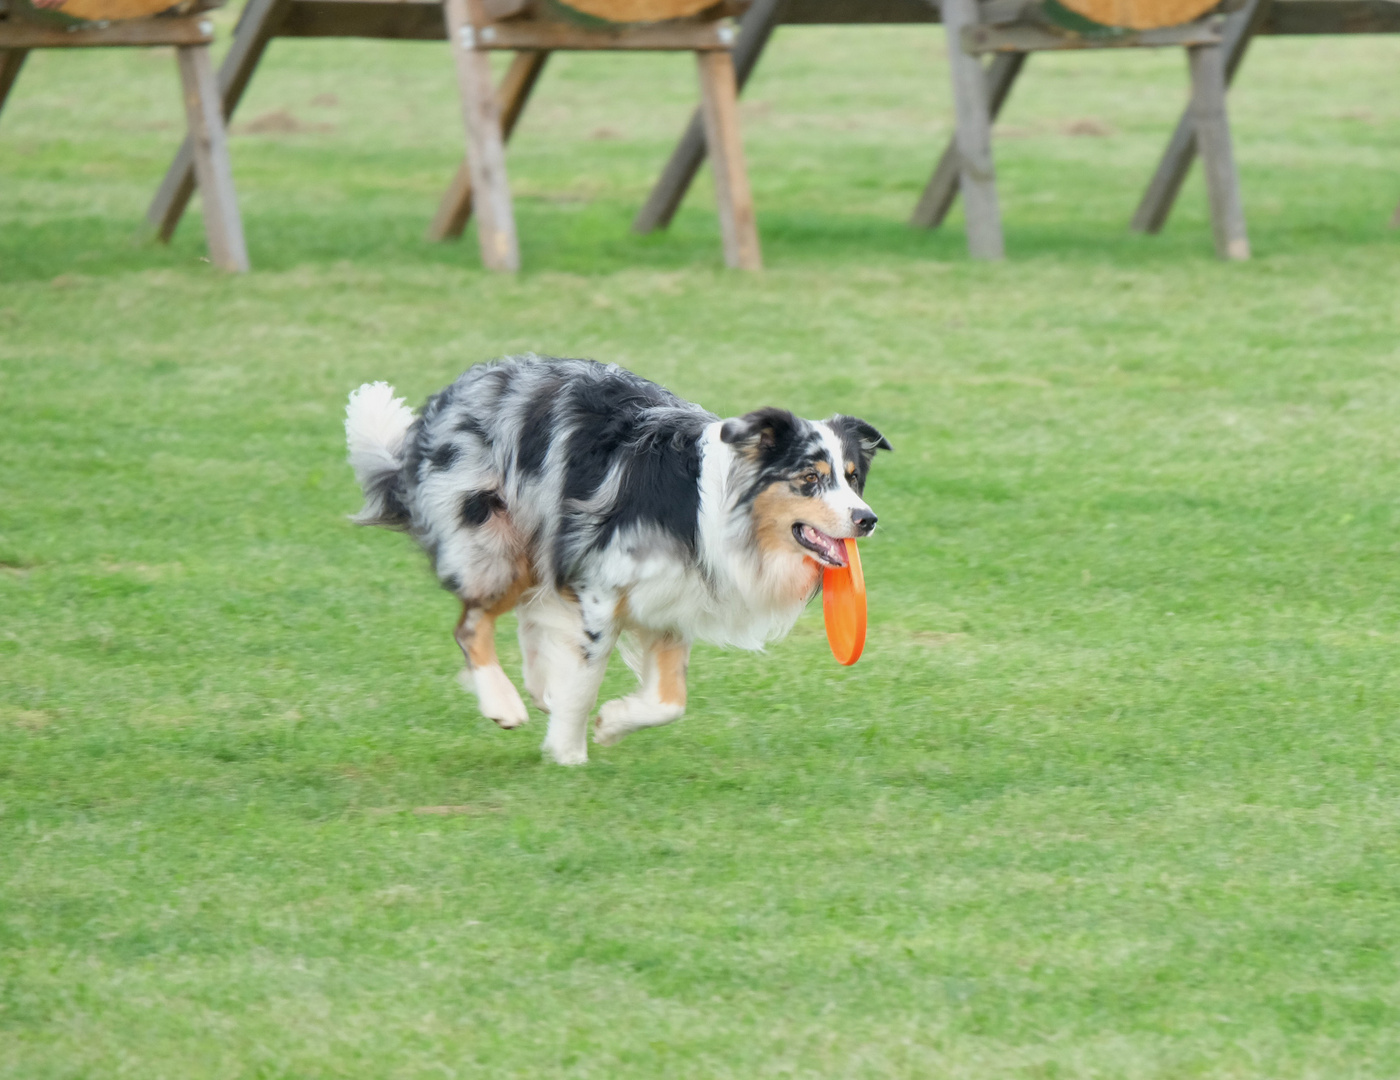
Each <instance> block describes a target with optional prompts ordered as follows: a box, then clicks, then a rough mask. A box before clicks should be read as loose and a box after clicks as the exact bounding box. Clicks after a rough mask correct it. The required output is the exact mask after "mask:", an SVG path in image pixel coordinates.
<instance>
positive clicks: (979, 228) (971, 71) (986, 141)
mask: <svg viewBox="0 0 1400 1080" xmlns="http://www.w3.org/2000/svg"><path fill="white" fill-rule="evenodd" d="M976 22H977V0H943V31H944V33H945V34H946V35H947V38H948V66H949V68H950V69H951V71H952V76H953V107H954V112H955V113H956V122H957V128H956V132H955V134H954V140H955V141H956V143H957V147H958V174H959V175H958V183H959V187H960V189H961V191H962V197H963V213H964V214H965V215H966V217H967V250H968V252H969V253H970V254H971V255H972V257H973V258H974V259H1000V258H1002V257H1003V256H1004V255H1005V254H1006V246H1005V243H1004V242H1003V240H1002V235H1001V207H1000V206H998V204H997V180H996V170H995V169H994V168H993V166H992V116H991V110H990V108H989V107H988V101H987V77H986V73H985V72H984V71H983V70H982V62H981V61H980V60H978V59H977V57H975V56H971V55H969V54H968V53H965V52H963V48H962V31H963V28H964V27H966V26H972V25H974V24H975V23H976Z"/></svg>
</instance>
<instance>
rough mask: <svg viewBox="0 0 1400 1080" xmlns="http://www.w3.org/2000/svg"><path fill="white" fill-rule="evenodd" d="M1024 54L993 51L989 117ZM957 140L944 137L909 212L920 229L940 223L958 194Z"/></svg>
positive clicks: (998, 106)
mask: <svg viewBox="0 0 1400 1080" xmlns="http://www.w3.org/2000/svg"><path fill="white" fill-rule="evenodd" d="M1027 56H1028V54H1026V53H997V54H996V56H995V57H993V58H992V62H991V63H990V64H989V65H988V66H987V101H988V107H989V108H990V109H991V114H992V119H993V120H996V118H997V116H998V114H1000V112H1001V107H1002V106H1003V105H1005V104H1006V99H1007V98H1008V97H1010V96H1011V87H1012V85H1013V84H1014V83H1015V82H1016V76H1018V75H1019V74H1021V68H1022V67H1023V66H1025V63H1026V59H1027ZM958 176H959V169H958V142H957V139H956V138H952V139H949V140H948V145H947V146H946V147H945V148H944V150H943V156H942V157H940V158H939V159H938V167H937V168H935V169H934V170H933V175H932V176H931V177H929V181H928V186H927V187H925V188H924V193H923V195H922V196H920V198H919V204H918V205H917V206H915V207H914V213H913V214H911V215H910V216H909V224H910V225H915V226H917V227H919V228H921V229H936V228H938V226H940V225H942V224H943V219H944V218H946V217H947V216H948V211H949V210H951V209H952V208H953V200H954V199H956V198H957V196H958Z"/></svg>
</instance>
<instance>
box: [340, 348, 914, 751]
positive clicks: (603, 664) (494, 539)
mask: <svg viewBox="0 0 1400 1080" xmlns="http://www.w3.org/2000/svg"><path fill="white" fill-rule="evenodd" d="M345 431H346V440H347V442H348V444H349V460H350V464H351V466H352V467H353V468H354V470H355V477H356V479H357V480H358V481H359V484H360V487H361V489H362V490H363V492H364V498H365V503H364V508H363V509H362V510H361V511H360V512H359V513H358V514H356V515H354V516H353V517H352V518H351V520H352V521H354V522H355V523H357V524H359V525H378V526H382V527H384V528H388V529H396V530H399V531H402V532H407V533H409V534H410V535H411V536H412V537H413V538H414V539H415V540H417V541H418V543H419V544H420V545H421V546H422V547H423V549H424V551H426V552H427V555H428V558H429V560H430V561H431V562H432V566H433V570H434V572H435V573H436V574H437V578H438V581H439V582H441V584H442V586H443V588H445V589H446V590H447V591H448V592H450V593H452V594H453V595H454V596H456V597H457V598H458V599H459V600H461V602H462V614H461V618H459V619H458V620H457V628H456V632H455V637H456V641H457V644H458V645H459V646H460V647H461V650H462V654H463V655H464V656H465V657H466V670H465V671H464V672H463V673H462V681H463V683H464V684H465V685H467V686H468V687H470V688H471V689H473V690H474V691H475V692H476V696H477V700H478V702H479V703H480V707H481V711H482V713H483V714H484V715H486V716H487V717H489V718H490V719H492V720H494V721H495V722H496V723H497V724H499V725H500V726H501V727H503V728H514V727H518V726H519V725H521V724H523V723H525V721H526V719H527V713H526V711H525V704H524V702H523V701H522V700H521V697H520V694H519V692H518V691H517V690H516V688H515V686H514V685H513V684H512V683H511V681H510V679H509V678H508V677H507V676H506V674H505V672H504V671H503V670H502V669H501V665H500V661H499V660H498V659H497V656H496V645H495V624H496V620H497V619H498V618H499V617H500V616H501V615H503V614H505V613H506V612H508V611H510V610H512V609H514V610H515V611H516V615H517V620H518V626H519V638H520V651H521V656H522V658H523V669H524V671H523V674H524V684H525V689H526V692H527V693H528V694H529V695H530V697H531V698H532V699H533V700H534V702H535V704H536V706H538V707H539V708H540V709H541V710H542V711H544V712H546V713H548V714H549V724H548V729H547V731H546V734H545V739H544V746H543V748H542V749H543V752H544V753H545V754H546V755H547V756H548V757H550V758H552V759H553V760H554V761H556V762H558V763H559V764H561V765H579V764H583V763H584V762H585V761H587V760H588V747H587V734H588V720H589V716H590V714H591V713H592V711H593V707H594V705H595V703H596V701H597V697H598V690H599V687H600V686H601V684H602V680H603V674H604V671H605V670H606V668H607V663H608V658H609V656H610V655H611V653H612V651H613V648H614V647H615V646H617V645H618V644H619V639H620V638H621V636H622V635H623V634H624V632H625V633H626V635H627V638H626V639H624V640H623V641H622V642H621V645H622V652H623V657H624V659H625V660H626V661H627V663H628V665H629V666H630V667H631V668H632V670H633V671H634V672H635V673H636V674H637V676H638V679H639V681H640V684H641V685H640V686H639V687H638V689H637V690H636V691H635V692H634V693H632V694H629V695H627V696H626V697H623V698H620V699H618V700H616V701H609V702H606V703H605V704H604V705H603V706H602V708H601V709H600V710H599V712H598V715H597V718H596V720H595V722H594V726H593V737H594V741H595V742H596V743H598V744H599V745H604V746H607V745H611V744H613V743H616V742H617V741H618V740H620V739H622V738H623V737H624V736H626V735H628V734H630V733H631V732H634V731H638V730H640V729H642V728H648V727H657V726H659V725H662V724H669V723H672V722H673V721H675V720H679V719H680V717H681V715H682V714H683V713H684V712H685V701H686V669H687V666H688V664H689V659H690V650H691V644H692V643H693V642H694V641H696V640H702V641H709V642H712V643H715V644H718V645H731V646H737V647H740V648H745V649H760V648H762V647H763V645H764V644H765V643H767V642H769V641H774V640H776V639H778V638H781V637H783V636H784V635H785V634H787V632H788V631H789V630H791V629H792V625H793V623H795V622H796V621H797V617H798V615H800V614H801V612H802V610H803V608H804V607H806V605H807V604H808V602H809V601H810V600H811V599H812V598H813V597H814V596H815V595H816V594H817V592H818V590H819V588H820V584H821V575H822V569H823V567H831V566H836V567H839V566H844V565H845V564H846V554H845V547H844V544H843V543H842V540H843V539H844V538H854V537H863V536H869V535H870V533H871V532H872V531H873V530H874V528H875V521H876V517H875V512H874V511H873V510H871V508H870V506H869V505H868V504H867V503H866V502H865V498H864V491H865V481H866V476H867V475H868V473H869V471H870V463H871V460H872V459H873V457H874V456H875V453H876V451H878V450H889V449H891V447H890V444H889V441H888V440H887V439H886V438H885V437H884V436H883V435H881V434H880V432H879V431H877V430H876V429H875V428H874V427H872V426H871V425H870V424H868V423H866V422H865V421H864V420H859V419H856V418H855V417H852V416H842V415H836V416H833V417H831V418H830V419H828V420H823V421H812V420H804V419H801V418H799V417H797V416H794V415H793V414H792V413H791V412H788V411H786V410H784V409H777V408H764V409H758V410H756V411H754V412H751V413H748V414H747V415H745V416H739V417H734V418H732V419H727V420H722V419H721V418H720V417H718V416H716V415H714V414H712V413H709V412H706V411H705V410H704V409H702V408H701V407H700V406H698V405H695V404H692V403H691V402H688V401H685V400H684V399H682V398H679V397H677V396H676V395H675V394H672V393H671V392H670V391H668V390H665V389H663V388H662V387H660V386H658V385H656V384H655V383H653V382H649V381H647V380H646V379H643V378H641V377H640V376H638V375H634V374H632V373H631V372H628V371H625V370H623V369H622V368H619V367H617V366H615V365H604V364H600V363H596V362H594V361H591V360H560V359H553V358H547V357H539V356H535V355H533V354H532V355H525V356H513V357H507V358H505V359H501V360H496V361H492V362H490V363H484V364H479V365H477V366H475V367H473V368H471V369H470V370H468V371H467V372H466V373H465V374H464V375H462V377H461V378H459V379H458V380H457V381H456V382H454V383H453V384H452V385H450V386H448V387H447V388H446V389H445V390H442V391H441V392H440V393H437V394H434V395H433V396H432V397H430V398H429V399H428V401H427V403H426V404H425V405H424V406H423V408H422V410H421V411H420V412H419V414H418V415H417V416H415V415H414V414H413V412H412V411H411V410H410V409H409V408H408V407H407V406H406V405H405V404H404V401H403V399H402V398H398V397H395V396H394V390H393V388H392V387H391V386H389V385H388V384H386V383H382V382H376V383H366V384H365V385H363V386H361V387H360V388H359V389H358V390H356V391H354V392H353V393H352V394H351V395H350V402H349V405H348V406H347V408H346V420H345Z"/></svg>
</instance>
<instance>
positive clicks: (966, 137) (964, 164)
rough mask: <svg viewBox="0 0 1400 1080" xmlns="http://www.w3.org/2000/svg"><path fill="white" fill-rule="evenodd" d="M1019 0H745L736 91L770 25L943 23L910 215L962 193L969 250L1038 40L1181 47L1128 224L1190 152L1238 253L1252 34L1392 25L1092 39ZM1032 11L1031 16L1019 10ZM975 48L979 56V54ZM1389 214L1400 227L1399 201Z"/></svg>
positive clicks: (639, 227)
mask: <svg viewBox="0 0 1400 1080" xmlns="http://www.w3.org/2000/svg"><path fill="white" fill-rule="evenodd" d="M1032 7H1033V5H1032V4H1029V3H1026V2H1024V0H941V10H940V3H939V0H753V4H752V6H751V7H750V8H749V10H748V12H747V14H746V15H745V16H744V17H743V19H742V21H741V24H740V29H739V38H738V40H737V41H736V42H735V45H734V65H735V74H736V78H737V79H738V83H739V88H740V90H741V91H742V89H743V87H744V84H745V83H746V82H747V81H748V79H749V76H750V75H751V74H752V72H753V70H754V68H755V67H756V66H757V64H758V60H759V57H760V56H762V54H763V51H764V49H765V48H766V47H767V45H768V42H769V39H770V38H771V37H772V33H773V30H774V29H775V28H776V27H778V26H785V25H791V26H799V25H818V24H827V25H848V26H855V25H862V24H863V25H870V24H931V23H936V22H940V21H942V22H944V23H945V24H947V39H948V49H949V59H950V67H951V71H952V80H953V89H954V107H955V113H956V126H955V133H954V136H953V138H951V139H950V140H949V141H948V143H947V145H946V147H945V148H944V150H943V152H942V154H941V156H940V157H939V159H938V164H937V166H936V167H935V169H934V171H933V175H932V176H931V177H930V179H929V182H928V184H927V186H926V187H925V189H924V192H923V195H922V197H921V198H920V199H919V202H918V204H917V206H916V207H915V210H914V213H913V215H912V216H911V218H910V224H911V225H915V226H918V227H921V228H936V227H937V226H939V225H941V224H942V223H943V221H944V219H945V218H946V217H947V214H948V212H949V210H950V209H951V208H952V206H953V203H954V202H955V200H956V199H957V196H958V194H959V192H960V191H961V192H962V194H963V197H964V199H965V203H966V216H967V231H968V248H969V251H970V253H971V254H972V255H973V257H974V258H1000V257H1001V256H1002V254H1003V252H1004V241H1003V238H1002V229H1001V215H1000V209H999V206H998V202H997V195H996V180H995V168H994V163H993V160H992V154H991V124H992V121H993V120H995V119H996V116H997V114H998V113H999V112H1000V111H1001V108H1002V106H1003V105H1004V104H1005V102H1006V100H1007V98H1008V96H1009V95H1010V93H1011V88H1012V86H1013V85H1014V84H1015V82H1016V79H1017V77H1018V76H1019V75H1020V74H1021V73H1022V71H1023V70H1024V68H1025V63H1026V60H1027V58H1028V56H1029V54H1030V53H1032V52H1038V51H1044V50H1062V49H1084V48H1123V47H1163V46H1168V45H1175V46H1180V47H1184V48H1185V49H1186V50H1187V55H1188V58H1189V66H1190V72H1191V80H1192V92H1191V96H1190V100H1189V103H1188V105H1187V107H1186V109H1185V111H1184V112H1183V114H1182V117H1181V120H1180V122H1179V123H1178V124H1177V127H1176V131H1175V133H1174V134H1173V136H1172V138H1171V140H1170V141H1169V143H1168V145H1167V149H1166V151H1165V153H1164V154H1163V156H1162V161H1161V164H1160V165H1159V166H1158V169H1157V172H1156V174H1155V175H1154V176H1153V178H1152V181H1151V183H1149V185H1148V188H1147V191H1146V192H1145V193H1144V195H1143V198H1142V202H1141V204H1140V205H1139V207H1138V210H1137V213H1136V214H1135V215H1134V217H1133V220H1132V228H1134V229H1135V230H1138V231H1140V232H1147V233H1156V232H1158V231H1160V230H1161V228H1162V226H1163V225H1164V224H1165V222H1166V219H1167V217H1168V215H1169V214H1170V212H1171V208H1172V206H1173V204H1174V202H1175V200H1176V196H1177V194H1178V193H1179V191H1180V189H1181V185H1182V183H1183V182H1184V180H1185V178H1186V175H1187V173H1188V172H1189V171H1190V168H1191V165H1192V163H1193V162H1194V160H1195V158H1196V156H1197V155H1198V153H1199V154H1200V156H1201V158H1202V160H1203V163H1204V166H1205V171H1206V189H1207V195H1208V198H1209V199H1210V203H1211V225H1212V232H1213V234H1214V239H1215V246H1216V251H1217V253H1218V254H1219V255H1220V256H1221V257H1222V258H1242V257H1247V256H1248V251H1249V242H1248V237H1247V235H1246V232H1245V222H1244V211H1243V206H1242V201H1241V198H1240V188H1239V180H1238V176H1237V174H1236V171H1235V167H1234V160H1233V149H1232V147H1231V145H1230V131H1229V125H1228V121H1227V119H1226V115H1227V114H1226V110H1225V92H1226V88H1227V87H1228V85H1229V83H1230V81H1231V79H1232V78H1233V77H1234V75H1235V72H1236V70H1237V69H1238V68H1239V65H1240V63H1241V61H1242V59H1243V56H1244V52H1245V49H1246V48H1247V47H1248V45H1249V42H1250V41H1251V40H1252V39H1253V38H1254V37H1255V36H1257V35H1288V36H1293V35H1315V34H1392V33H1400V3H1396V2H1394V0H1245V2H1244V4H1243V6H1242V7H1240V8H1239V9H1238V10H1235V11H1233V12H1230V13H1228V14H1226V15H1223V16H1222V15H1214V16H1211V17H1209V18H1206V19H1201V20H1197V21H1195V22H1193V23H1189V24H1186V25H1183V26H1176V27H1167V28H1162V29H1157V30H1145V31H1133V30H1131V29H1129V30H1125V31H1122V32H1119V33H1115V34H1113V35H1111V36H1101V37H1097V38H1093V37H1085V36H1084V35H1074V34H1065V33H1063V32H1062V31H1061V32H1056V31H1051V30H1047V29H1046V27H1045V26H1044V23H1043V21H1042V20H1038V19H1036V18H1035V17H1034V13H1033V11H1030V10H1028V9H1031V8H1032ZM1028 15H1029V16H1030V17H1029V18H1028V17H1027V16H1028ZM983 57H987V61H986V62H985V64H984V63H983V59H982V58H983ZM704 157H705V145H704V140H703V138H702V137H701V134H700V123H699V119H698V117H694V118H692V120H691V123H690V126H689V127H688V128H687V130H686V131H685V133H684V134H683V135H682V136H681V139H680V141H679V143H678V144H677V145H676V149H675V151H674V152H673V153H672V155H671V158H670V160H669V161H668V162H667V164H666V167H665V168H664V169H663V170H662V173H661V175H660V177H658V179H657V181H656V184H655V186H654V187H653V188H652V191H651V194H650V196H649V197H648V199H647V201H646V204H645V205H644V206H643V207H642V210H641V212H640V213H639V214H638V215H637V218H636V220H635V221H634V222H633V228H634V229H635V230H636V231H637V232H641V233H646V232H650V231H652V230H653V229H659V228H665V227H666V226H667V225H668V224H670V221H671V219H672V217H673V216H674V215H675V212H676V210H677V209H678V208H679V206H680V204H681V202H682V201H683V200H684V198H685V194H686V191H687V189H688V188H689V185H690V183H691V181H692V179H693V178H694V176H695V173H696V172H697V170H698V169H699V167H700V164H701V163H702V162H703V161H704ZM1392 224H1394V225H1396V226H1397V227H1400V207H1398V208H1397V209H1396V212H1395V217H1394V218H1393V220H1392Z"/></svg>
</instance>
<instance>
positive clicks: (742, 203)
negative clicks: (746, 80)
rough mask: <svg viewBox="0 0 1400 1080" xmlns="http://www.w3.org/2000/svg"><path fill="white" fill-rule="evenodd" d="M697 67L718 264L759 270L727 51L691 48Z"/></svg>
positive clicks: (737, 114) (735, 268)
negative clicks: (719, 246)
mask: <svg viewBox="0 0 1400 1080" xmlns="http://www.w3.org/2000/svg"><path fill="white" fill-rule="evenodd" d="M695 58H696V60H697V61H698V62H699V65H700V115H701V116H702V117H703V119H704V123H705V143H706V145H707V146H708V148H709V152H710V164H711V166H712V167H713V169H714V174H715V198H716V200H717V201H718V203H719V231H720V235H721V236H722V237H723V238H724V263H725V265H726V266H728V267H730V268H731V269H734V270H761V269H762V268H763V260H762V257H761V256H760V254H759V250H758V228H757V225H756V224H755V222H754V214H753V193H752V192H751V191H750V190H749V174H748V171H747V170H746V169H745V168H744V144H743V140H742V139H741V138H740V136H739V97H738V88H737V87H736V86H735V82H734V64H733V62H732V61H731V60H730V58H729V54H728V53H727V52H718V51H715V52H697V53H696V54H695Z"/></svg>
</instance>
